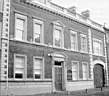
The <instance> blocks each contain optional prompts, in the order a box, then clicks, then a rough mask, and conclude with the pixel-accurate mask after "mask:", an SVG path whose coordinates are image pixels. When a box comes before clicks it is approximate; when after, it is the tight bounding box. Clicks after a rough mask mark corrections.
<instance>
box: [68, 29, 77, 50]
mask: <svg viewBox="0 0 109 96" xmlns="http://www.w3.org/2000/svg"><path fill="white" fill-rule="evenodd" d="M72 34H75V35H76V41H75V43H76V48H75V49H73V48H72V42H71V50H73V51H78V38H77V32H75V31H73V30H70V41H72V40H71V36H72Z"/></svg>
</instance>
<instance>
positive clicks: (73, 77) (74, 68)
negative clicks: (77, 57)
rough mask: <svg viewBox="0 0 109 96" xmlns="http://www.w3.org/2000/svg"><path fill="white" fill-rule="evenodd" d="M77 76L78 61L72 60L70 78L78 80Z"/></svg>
mask: <svg viewBox="0 0 109 96" xmlns="http://www.w3.org/2000/svg"><path fill="white" fill-rule="evenodd" d="M78 77H79V63H78V62H76V61H73V62H72V80H78Z"/></svg>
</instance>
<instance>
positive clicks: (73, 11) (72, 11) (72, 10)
mask: <svg viewBox="0 0 109 96" xmlns="http://www.w3.org/2000/svg"><path fill="white" fill-rule="evenodd" d="M68 11H69V12H71V13H73V14H76V7H75V6H72V7H70V8H68Z"/></svg>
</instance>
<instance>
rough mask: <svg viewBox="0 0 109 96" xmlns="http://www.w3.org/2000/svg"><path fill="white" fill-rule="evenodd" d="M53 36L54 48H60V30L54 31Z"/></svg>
mask: <svg viewBox="0 0 109 96" xmlns="http://www.w3.org/2000/svg"><path fill="white" fill-rule="evenodd" d="M54 36H55V46H58V47H60V46H61V30H57V29H55V31H54Z"/></svg>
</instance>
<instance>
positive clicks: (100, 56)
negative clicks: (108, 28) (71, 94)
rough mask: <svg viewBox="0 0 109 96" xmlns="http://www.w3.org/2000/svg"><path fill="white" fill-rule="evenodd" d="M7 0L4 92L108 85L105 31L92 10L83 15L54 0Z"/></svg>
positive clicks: (3, 19) (3, 24)
mask: <svg viewBox="0 0 109 96" xmlns="http://www.w3.org/2000/svg"><path fill="white" fill-rule="evenodd" d="M1 1H2V0H1ZM4 1H5V0H4ZM2 5H4V6H3V7H2V9H3V11H2V10H1V13H0V14H1V15H0V16H1V17H0V24H1V25H0V26H1V29H2V32H1V33H2V35H1V69H0V72H1V74H0V77H1V81H0V82H1V89H2V91H1V93H2V94H6V92H7V93H8V94H17V95H18V94H19V95H20V94H21V95H23V94H25V95H27V94H37V93H47V92H58V91H74V90H81V89H86V88H87V89H88V88H94V87H103V86H107V85H108V71H107V55H106V43H105V31H104V29H103V26H102V25H100V24H98V23H96V22H94V21H92V20H90V14H89V11H88V10H87V11H84V12H82V13H81V14H79V13H77V12H76V8H75V7H71V8H64V7H61V6H59V5H56V4H54V3H53V2H52V1H50V0H6V1H5V2H3V4H2ZM7 74H8V75H7ZM6 90H7V91H6Z"/></svg>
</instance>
